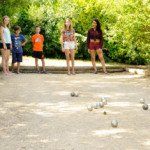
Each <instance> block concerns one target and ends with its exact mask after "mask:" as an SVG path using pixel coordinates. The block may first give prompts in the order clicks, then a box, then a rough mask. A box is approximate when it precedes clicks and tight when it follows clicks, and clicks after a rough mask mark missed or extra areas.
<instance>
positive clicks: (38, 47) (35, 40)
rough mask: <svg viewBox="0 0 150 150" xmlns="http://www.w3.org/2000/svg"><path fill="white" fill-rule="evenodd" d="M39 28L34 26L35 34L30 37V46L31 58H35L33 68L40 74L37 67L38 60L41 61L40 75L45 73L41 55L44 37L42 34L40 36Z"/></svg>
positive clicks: (42, 55)
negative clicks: (31, 49) (31, 45)
mask: <svg viewBox="0 0 150 150" xmlns="http://www.w3.org/2000/svg"><path fill="white" fill-rule="evenodd" d="M40 31H41V28H40V27H39V26H36V28H35V32H36V34H34V35H33V36H32V44H33V57H34V58H35V67H36V72H37V73H40V70H39V66H38V59H41V61H42V73H46V71H45V60H44V54H43V42H44V37H43V35H42V34H40Z"/></svg>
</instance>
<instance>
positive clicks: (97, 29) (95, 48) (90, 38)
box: [87, 19, 107, 74]
mask: <svg viewBox="0 0 150 150" xmlns="http://www.w3.org/2000/svg"><path fill="white" fill-rule="evenodd" d="M92 25H93V27H92V28H91V29H90V30H89V31H88V35H87V46H88V52H89V53H90V55H91V61H92V65H93V68H94V73H95V74H97V68H96V63H95V57H96V53H97V54H98V57H99V59H100V61H101V64H102V67H103V71H104V73H107V71H106V67H105V60H104V57H103V51H102V47H103V35H102V30H101V26H100V22H99V21H98V19H94V20H93V24H92Z"/></svg>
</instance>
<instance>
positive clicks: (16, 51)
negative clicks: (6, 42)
mask: <svg viewBox="0 0 150 150" xmlns="http://www.w3.org/2000/svg"><path fill="white" fill-rule="evenodd" d="M20 32H21V28H20V27H19V26H15V27H14V34H12V35H11V40H12V71H14V69H15V68H14V67H15V63H17V74H19V73H20V63H21V62H22V55H23V50H22V46H25V44H26V42H27V41H26V39H25V37H24V36H23V35H22V34H20Z"/></svg>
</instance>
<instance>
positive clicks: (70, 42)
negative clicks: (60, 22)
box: [61, 19, 77, 75]
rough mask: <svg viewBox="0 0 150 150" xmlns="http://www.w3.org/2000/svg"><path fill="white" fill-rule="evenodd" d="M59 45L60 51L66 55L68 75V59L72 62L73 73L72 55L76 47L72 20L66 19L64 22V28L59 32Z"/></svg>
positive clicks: (73, 71) (73, 72) (73, 55)
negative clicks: (60, 46)
mask: <svg viewBox="0 0 150 150" xmlns="http://www.w3.org/2000/svg"><path fill="white" fill-rule="evenodd" d="M61 45H62V52H64V53H65V55H66V61H67V69H68V75H70V60H71V64H72V72H71V73H72V74H73V75H75V70H74V57H75V49H76V48H77V42H76V37H75V31H74V29H73V28H72V22H71V20H70V19H66V20H65V23H64V29H63V30H62V32H61Z"/></svg>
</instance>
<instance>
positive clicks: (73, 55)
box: [70, 50, 75, 74]
mask: <svg viewBox="0 0 150 150" xmlns="http://www.w3.org/2000/svg"><path fill="white" fill-rule="evenodd" d="M70 57H71V65H72V74H75V69H74V57H75V50H70Z"/></svg>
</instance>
